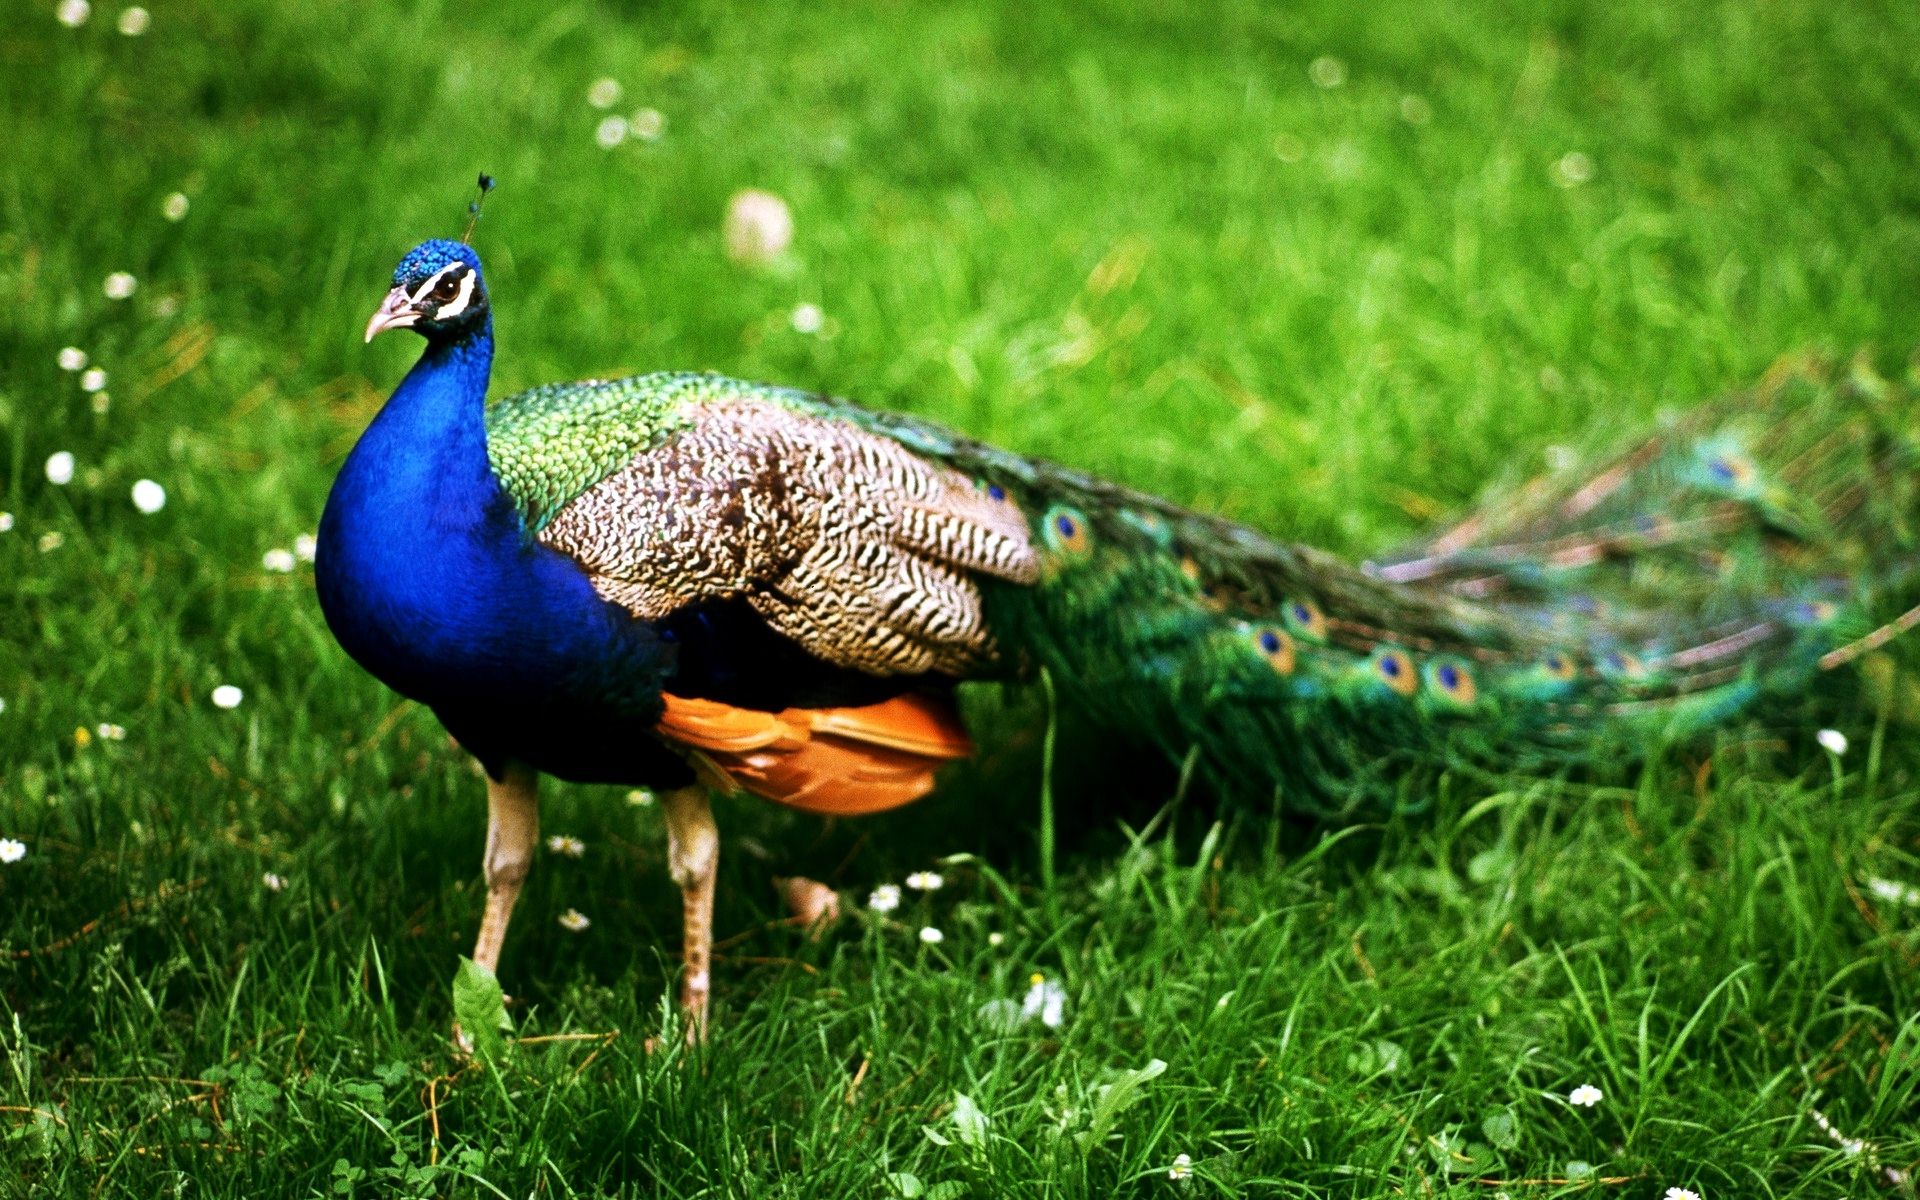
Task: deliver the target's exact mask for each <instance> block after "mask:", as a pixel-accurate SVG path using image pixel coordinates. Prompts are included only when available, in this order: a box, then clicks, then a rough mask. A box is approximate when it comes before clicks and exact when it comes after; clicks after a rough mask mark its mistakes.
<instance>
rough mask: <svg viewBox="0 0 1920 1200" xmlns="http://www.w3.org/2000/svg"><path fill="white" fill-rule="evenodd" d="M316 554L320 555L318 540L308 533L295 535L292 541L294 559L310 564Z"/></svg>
mask: <svg viewBox="0 0 1920 1200" xmlns="http://www.w3.org/2000/svg"><path fill="white" fill-rule="evenodd" d="M318 553H320V539H318V538H316V537H314V536H313V535H312V534H310V533H302V534H297V535H295V537H294V539H293V556H294V557H295V558H297V559H299V560H300V561H301V562H304V563H310V562H312V561H313V557H314V555H316V554H318Z"/></svg>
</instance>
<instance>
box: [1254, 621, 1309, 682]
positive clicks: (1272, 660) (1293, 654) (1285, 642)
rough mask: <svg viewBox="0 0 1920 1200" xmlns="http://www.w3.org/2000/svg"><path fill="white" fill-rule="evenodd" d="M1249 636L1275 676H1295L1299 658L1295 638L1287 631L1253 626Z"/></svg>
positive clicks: (1274, 627) (1273, 627) (1264, 626)
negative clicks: (1294, 672)
mask: <svg viewBox="0 0 1920 1200" xmlns="http://www.w3.org/2000/svg"><path fill="white" fill-rule="evenodd" d="M1247 636H1248V638H1249V639H1250V640H1251V641H1252V642H1253V648H1254V649H1255V650H1257V651H1258V652H1259V654H1260V657H1261V658H1264V659H1266V660H1267V665H1268V666H1270V667H1272V668H1273V670H1274V673H1275V674H1278V675H1291V674H1293V671H1294V668H1295V667H1296V666H1298V665H1299V656H1298V652H1297V650H1296V647H1295V646H1294V643H1293V638H1292V636H1290V635H1289V634H1288V633H1287V631H1286V630H1284V629H1280V628H1278V627H1276V626H1273V625H1252V626H1249V627H1248V629H1247Z"/></svg>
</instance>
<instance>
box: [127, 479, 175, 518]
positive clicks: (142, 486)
mask: <svg viewBox="0 0 1920 1200" xmlns="http://www.w3.org/2000/svg"><path fill="white" fill-rule="evenodd" d="M133 506H134V507H135V508H137V509H139V510H140V511H141V512H143V513H145V514H147V515H148V516H152V515H153V514H154V513H157V512H159V511H160V510H161V509H163V508H165V507H166V506H167V489H165V488H163V487H161V486H160V485H159V484H157V483H155V482H154V481H153V480H151V479H140V480H135V481H134V485H133Z"/></svg>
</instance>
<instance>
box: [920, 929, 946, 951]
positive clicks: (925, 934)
mask: <svg viewBox="0 0 1920 1200" xmlns="http://www.w3.org/2000/svg"><path fill="white" fill-rule="evenodd" d="M920 940H921V941H923V942H925V943H926V944H927V945H929V946H938V945H939V944H940V943H941V942H944V941H946V940H947V935H946V934H944V933H941V932H940V931H939V930H938V929H935V928H934V927H933V926H931V925H927V926H925V927H923V928H922V929H921V930H920Z"/></svg>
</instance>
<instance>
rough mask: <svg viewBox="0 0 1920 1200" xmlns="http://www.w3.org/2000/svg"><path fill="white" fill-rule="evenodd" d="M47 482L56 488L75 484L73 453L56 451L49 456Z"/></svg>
mask: <svg viewBox="0 0 1920 1200" xmlns="http://www.w3.org/2000/svg"><path fill="white" fill-rule="evenodd" d="M47 482H48V483H51V484H53V485H55V486H56V487H65V486H67V485H68V484H69V483H72V482H73V451H71V450H56V451H54V452H53V453H52V454H49V455H47Z"/></svg>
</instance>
